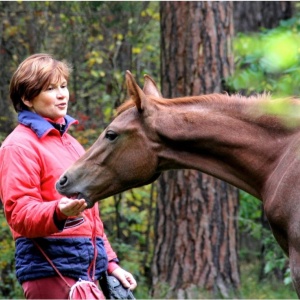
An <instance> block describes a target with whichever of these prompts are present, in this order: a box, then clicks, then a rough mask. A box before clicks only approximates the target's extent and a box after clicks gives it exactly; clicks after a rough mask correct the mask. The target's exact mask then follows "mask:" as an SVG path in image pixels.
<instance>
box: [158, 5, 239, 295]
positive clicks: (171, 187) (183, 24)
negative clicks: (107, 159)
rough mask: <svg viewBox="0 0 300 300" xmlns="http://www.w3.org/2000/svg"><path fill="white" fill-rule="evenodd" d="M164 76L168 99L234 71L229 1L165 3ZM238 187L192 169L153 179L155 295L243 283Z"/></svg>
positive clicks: (210, 87) (215, 85)
mask: <svg viewBox="0 0 300 300" xmlns="http://www.w3.org/2000/svg"><path fill="white" fill-rule="evenodd" d="M160 14H161V34H162V35H161V64H162V69H161V75H162V78H161V82H162V94H163V95H164V96H165V97H172V98H173V97H176V96H184V95H199V94H204V93H211V92H222V91H223V87H222V82H223V79H224V78H225V77H227V76H228V75H230V74H231V73H232V69H233V58H232V55H231V38H232V36H233V22H232V3H231V2H209V1H208V2H204V1H197V2H162V3H161V5H160ZM237 209H238V191H237V189H236V188H234V187H232V186H230V185H228V184H226V183H224V182H222V181H220V180H217V179H215V178H213V177H211V176H208V175H206V174H202V173H199V172H197V171H193V170H180V171H169V172H165V173H164V174H163V175H162V176H161V178H160V180H159V183H158V205H157V214H156V221H155V234H156V236H155V252H154V257H153V263H152V275H153V280H152V288H153V293H152V294H153V296H154V298H162V297H165V298H180V299H184V298H201V296H200V295H202V296H205V294H203V292H201V291H200V290H202V291H203V290H206V291H205V292H206V293H207V291H209V292H210V293H212V295H213V296H218V295H219V296H220V295H221V296H223V297H228V296H229V295H230V291H232V290H235V289H236V288H237V287H238V286H239V283H240V275H239V269H238V255H237V245H238V243H237V218H236V215H237Z"/></svg>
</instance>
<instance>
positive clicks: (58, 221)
mask: <svg viewBox="0 0 300 300" xmlns="http://www.w3.org/2000/svg"><path fill="white" fill-rule="evenodd" d="M67 219H68V216H66V215H65V214H63V213H62V212H61V211H60V209H59V208H58V205H57V206H56V208H55V211H54V215H53V220H54V223H55V225H56V227H57V228H58V229H59V231H62V230H63V229H64V226H65V223H66V221H67Z"/></svg>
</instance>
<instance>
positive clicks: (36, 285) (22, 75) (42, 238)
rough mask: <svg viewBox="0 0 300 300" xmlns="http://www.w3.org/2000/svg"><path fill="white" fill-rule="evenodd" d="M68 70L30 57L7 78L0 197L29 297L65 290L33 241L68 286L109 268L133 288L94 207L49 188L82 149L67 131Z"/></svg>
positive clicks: (64, 294)
mask: <svg viewBox="0 0 300 300" xmlns="http://www.w3.org/2000/svg"><path fill="white" fill-rule="evenodd" d="M69 73H70V68H69V66H68V65H67V64H66V63H65V62H62V61H58V60H56V59H54V58H53V57H52V56H51V55H48V54H35V55H32V56H30V57H28V58H27V59H25V60H24V61H23V62H22V63H21V64H20V66H19V67H18V69H17V70H16V72H15V73H14V75H13V77H12V80H11V83H10V98H11V100H12V103H13V106H14V109H15V110H16V112H17V113H18V122H19V124H18V126H17V127H16V128H15V129H14V130H13V132H12V133H11V134H10V135H9V136H8V137H7V138H6V140H5V141H4V142H3V144H2V146H1V148H0V198H1V199H2V202H3V206H4V211H5V216H6V219H7V222H8V224H9V226H10V228H11V231H12V234H13V238H14V240H15V244H16V254H15V257H16V275H17V279H18V281H19V282H20V284H21V285H22V287H23V290H24V294H25V297H26V298H27V299H67V298H68V292H69V287H68V286H67V285H66V284H65V283H64V282H63V280H62V279H61V278H60V277H59V276H58V275H57V273H56V272H55V271H54V269H53V268H52V267H51V265H50V264H49V263H48V262H47V260H46V259H45V257H44V256H43V255H42V253H41V251H40V250H39V249H38V247H37V246H36V245H35V242H36V243H38V245H39V246H40V247H41V248H42V250H44V251H45V252H46V253H47V255H48V257H49V258H50V259H51V261H52V262H53V264H54V266H56V268H57V269H58V270H59V271H60V272H61V273H62V275H63V276H64V277H65V278H66V280H67V282H68V283H69V284H70V285H72V284H74V283H75V282H76V281H77V280H78V279H79V278H81V279H83V280H93V281H96V280H98V279H99V278H100V277H101V275H102V274H103V272H105V271H106V270H107V271H108V273H109V274H110V273H112V274H113V275H114V276H115V277H117V278H118V279H119V280H120V282H121V283H122V284H123V286H124V287H126V288H130V289H131V290H132V289H134V288H135V287H136V281H135V279H134V278H133V276H132V275H131V274H130V273H128V272H126V271H125V270H123V269H122V268H120V267H119V265H118V259H117V255H116V253H115V252H114V251H113V249H112V248H111V246H110V244H109V242H108V240H107V238H106V235H105V233H104V230H103V224H102V221H101V220H100V217H99V211H98V205H97V204H96V205H95V206H94V207H93V208H91V209H85V208H86V203H85V200H84V199H73V198H72V199H69V198H66V197H62V196H61V195H60V194H58V192H57V191H56V190H55V182H56V180H57V179H58V178H59V177H60V175H61V174H62V173H63V172H64V170H65V169H66V168H68V167H69V166H70V165H71V164H72V163H73V162H74V161H75V160H76V159H78V158H79V157H80V156H81V155H82V154H83V153H84V149H83V148H82V146H81V145H80V144H79V143H78V142H77V141H76V140H75V139H74V138H73V137H72V136H71V135H69V134H68V129H69V127H70V126H71V125H72V124H77V121H76V120H74V119H73V118H71V117H70V116H68V115H67V108H68V102H69V91H68V87H67V83H68V78H69ZM94 250H96V251H95V252H94ZM94 257H95V260H94ZM94 261H95V263H94ZM93 269H95V272H93ZM94 273H95V274H94Z"/></svg>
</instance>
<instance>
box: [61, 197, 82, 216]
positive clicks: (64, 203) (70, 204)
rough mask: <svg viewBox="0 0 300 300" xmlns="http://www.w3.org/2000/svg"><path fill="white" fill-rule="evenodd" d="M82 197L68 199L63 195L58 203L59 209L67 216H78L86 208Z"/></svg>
mask: <svg viewBox="0 0 300 300" xmlns="http://www.w3.org/2000/svg"><path fill="white" fill-rule="evenodd" d="M86 207H87V204H86V202H85V200H84V199H70V198H67V197H63V198H61V199H60V201H59V203H58V208H59V210H60V211H61V212H62V213H63V214H64V215H66V216H68V217H78V216H80V214H81V213H82V212H83V211H84V210H85V209H86Z"/></svg>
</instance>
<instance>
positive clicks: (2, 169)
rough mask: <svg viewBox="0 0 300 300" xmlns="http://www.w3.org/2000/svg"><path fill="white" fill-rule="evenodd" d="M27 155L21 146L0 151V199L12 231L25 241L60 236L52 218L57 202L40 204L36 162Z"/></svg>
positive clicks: (38, 175)
mask: <svg viewBox="0 0 300 300" xmlns="http://www.w3.org/2000/svg"><path fill="white" fill-rule="evenodd" d="M27 151H28V150H27V149H26V150H25V149H23V148H22V147H20V146H6V147H3V148H2V149H1V152H0V198H1V199H2V202H3V205H4V211H5V215H6V219H7V221H8V224H9V225H10V227H11V228H12V229H13V230H14V231H16V232H17V233H19V234H21V235H23V236H25V237H28V238H34V237H43V236H47V235H50V234H52V233H56V232H59V229H58V228H57V227H56V225H55V223H54V218H53V216H54V212H55V209H56V206H57V205H58V200H57V201H49V202H43V199H42V197H41V190H40V185H41V183H40V180H41V179H40V178H41V177H40V173H41V172H42V170H41V167H40V164H39V158H38V156H37V155H34V154H32V153H30V155H29V153H28V152H27Z"/></svg>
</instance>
